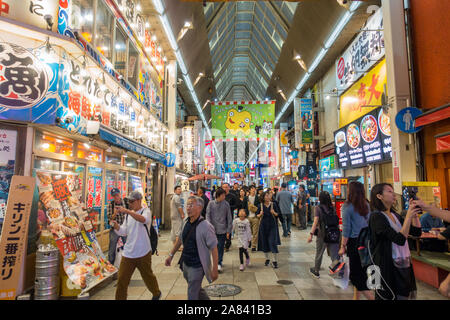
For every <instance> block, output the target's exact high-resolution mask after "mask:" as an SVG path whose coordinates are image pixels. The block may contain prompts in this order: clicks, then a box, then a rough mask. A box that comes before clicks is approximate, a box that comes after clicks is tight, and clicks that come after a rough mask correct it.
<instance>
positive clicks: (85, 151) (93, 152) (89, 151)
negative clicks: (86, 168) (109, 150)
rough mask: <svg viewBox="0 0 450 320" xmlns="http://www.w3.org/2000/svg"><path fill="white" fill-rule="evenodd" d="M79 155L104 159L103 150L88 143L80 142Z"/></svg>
mask: <svg viewBox="0 0 450 320" xmlns="http://www.w3.org/2000/svg"><path fill="white" fill-rule="evenodd" d="M77 157H78V158H80V159H86V160H91V161H99V162H101V161H102V150H101V149H99V148H96V147H93V146H91V145H89V144H88V143H79V144H78V153H77Z"/></svg>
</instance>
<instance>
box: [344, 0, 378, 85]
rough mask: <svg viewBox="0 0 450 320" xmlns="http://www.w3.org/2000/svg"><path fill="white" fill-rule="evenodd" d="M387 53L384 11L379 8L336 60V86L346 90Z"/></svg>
mask: <svg viewBox="0 0 450 320" xmlns="http://www.w3.org/2000/svg"><path fill="white" fill-rule="evenodd" d="M384 53H385V49H384V33H383V11H382V9H381V8H380V9H378V11H377V12H375V13H374V15H373V16H372V17H370V19H369V20H368V21H367V24H366V26H365V27H364V28H363V29H362V31H361V32H360V33H359V34H358V35H357V36H356V38H355V40H354V41H353V42H352V43H351V44H350V46H349V47H348V48H347V50H345V52H344V53H343V54H342V55H341V56H340V57H339V58H338V59H337V60H336V86H337V89H338V92H343V91H345V90H346V89H347V88H348V87H350V86H351V85H352V84H353V83H354V82H355V81H356V80H357V79H358V78H359V77H360V76H361V75H362V74H363V73H364V72H366V71H367V70H369V69H370V68H371V67H372V66H373V65H374V64H375V63H377V61H379V60H380V59H381V58H382V57H383V56H384Z"/></svg>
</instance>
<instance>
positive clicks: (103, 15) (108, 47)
mask: <svg viewBox="0 0 450 320" xmlns="http://www.w3.org/2000/svg"><path fill="white" fill-rule="evenodd" d="M96 25H97V26H96V28H97V30H96V32H95V45H96V46H97V50H98V51H99V52H100V53H101V54H102V55H103V56H104V57H105V58H107V59H108V60H111V58H112V28H113V25H114V16H113V15H112V13H111V11H110V10H109V9H108V7H107V6H106V4H105V3H104V2H103V1H102V0H99V1H98V5H97V14H96Z"/></svg>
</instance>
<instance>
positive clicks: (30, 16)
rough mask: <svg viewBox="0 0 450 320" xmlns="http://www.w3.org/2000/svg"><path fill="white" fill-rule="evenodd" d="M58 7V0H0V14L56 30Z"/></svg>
mask: <svg viewBox="0 0 450 320" xmlns="http://www.w3.org/2000/svg"><path fill="white" fill-rule="evenodd" d="M58 7H59V6H58V1H57V0H51V1H49V0H20V1H18V0H0V16H1V17H6V18H9V19H12V20H16V21H19V22H23V23H27V24H30V25H33V26H36V27H39V28H42V29H45V30H49V31H53V32H55V31H56V28H57V26H58Z"/></svg>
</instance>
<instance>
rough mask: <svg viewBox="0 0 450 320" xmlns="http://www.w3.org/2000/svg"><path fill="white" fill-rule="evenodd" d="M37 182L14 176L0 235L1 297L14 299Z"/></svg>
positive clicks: (25, 249)
mask: <svg viewBox="0 0 450 320" xmlns="http://www.w3.org/2000/svg"><path fill="white" fill-rule="evenodd" d="M35 185H36V181H35V179H34V178H33V177H22V176H13V177H12V180H11V187H10V191H11V192H10V193H9V196H8V207H7V209H6V215H5V221H4V223H3V229H2V234H1V238H0V262H1V263H0V300H14V299H15V298H16V295H17V293H18V292H17V289H18V286H19V282H20V277H21V272H22V267H23V266H22V264H23V259H24V258H25V253H26V251H27V237H28V222H29V219H30V212H31V203H32V201H33V193H34V187H35Z"/></svg>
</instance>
